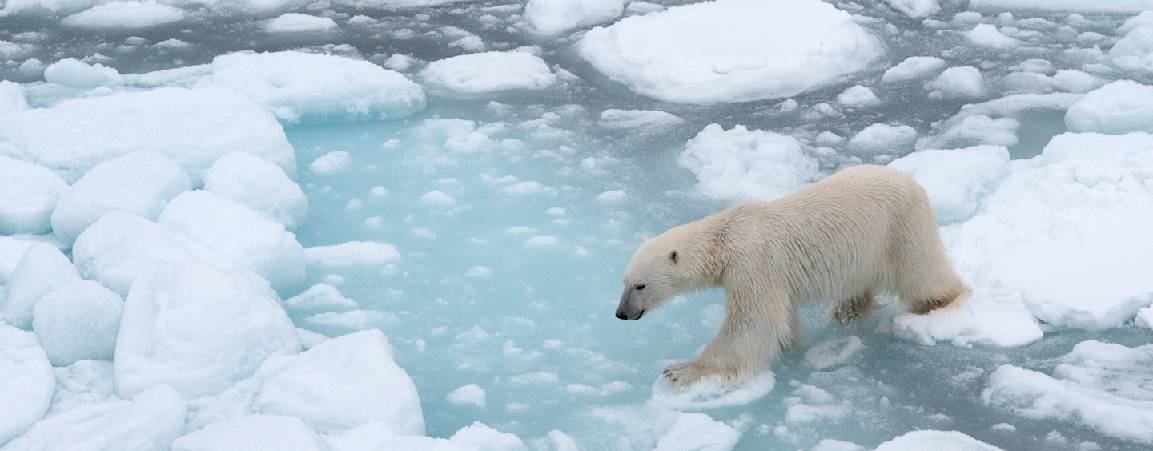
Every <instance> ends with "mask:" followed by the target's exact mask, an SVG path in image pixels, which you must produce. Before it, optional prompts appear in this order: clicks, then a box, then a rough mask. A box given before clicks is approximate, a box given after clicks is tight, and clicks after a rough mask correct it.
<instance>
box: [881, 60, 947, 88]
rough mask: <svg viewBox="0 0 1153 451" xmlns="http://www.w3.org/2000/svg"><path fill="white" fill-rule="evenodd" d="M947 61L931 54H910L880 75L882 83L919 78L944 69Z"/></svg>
mask: <svg viewBox="0 0 1153 451" xmlns="http://www.w3.org/2000/svg"><path fill="white" fill-rule="evenodd" d="M948 64H949V63H946V62H945V60H943V59H940V58H937V57H932V56H912V57H909V58H906V59H905V60H904V61H901V62H900V63H898V64H897V65H896V66H893V67H890V68H889V69H888V70H886V71H885V74H884V75H882V76H881V82H882V83H896V82H900V81H907V80H920V79H922V78H927V77H929V76H930V75H933V74H936V73H938V72H940V71H942V70H944V69H945V66H947V65H948Z"/></svg>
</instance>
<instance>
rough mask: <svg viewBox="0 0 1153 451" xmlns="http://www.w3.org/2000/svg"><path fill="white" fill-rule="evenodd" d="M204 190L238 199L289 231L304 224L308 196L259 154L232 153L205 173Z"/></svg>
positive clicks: (306, 214)
mask: <svg viewBox="0 0 1153 451" xmlns="http://www.w3.org/2000/svg"><path fill="white" fill-rule="evenodd" d="M204 190H205V191H208V192H211V193H213V194H216V195H218V196H220V197H223V198H225V199H230V200H234V201H236V202H240V203H242V204H244V205H247V206H248V207H249V208H251V209H253V210H255V211H257V212H259V213H261V214H263V215H265V216H267V217H268V218H270V219H272V220H274V221H276V222H279V223H281V224H283V225H284V227H285V228H287V229H289V230H294V229H296V228H297V227H299V226H300V225H301V224H302V223H304V220H305V218H306V217H307V216H308V197H306V196H305V195H304V191H302V190H301V189H300V185H297V184H296V182H294V181H292V179H290V178H289V177H288V174H285V173H284V170H283V169H281V168H280V167H279V166H276V165H275V164H272V163H271V162H269V161H268V160H265V159H263V158H260V157H258V156H255V155H252V154H248V153H244V152H231V153H228V154H225V155H224V156H222V157H220V159H218V160H216V163H213V165H212V167H211V168H209V169H208V172H207V173H206V174H205V175H204Z"/></svg>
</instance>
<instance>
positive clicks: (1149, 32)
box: [1109, 6, 1153, 75]
mask: <svg viewBox="0 0 1153 451" xmlns="http://www.w3.org/2000/svg"><path fill="white" fill-rule="evenodd" d="M1150 8H1153V6H1150ZM1109 61H1110V62H1112V63H1113V65H1114V66H1117V67H1118V68H1121V69H1124V70H1128V71H1133V72H1137V73H1140V74H1143V75H1149V74H1153V27H1137V28H1135V29H1134V30H1133V31H1130V32H1129V33H1127V34H1126V35H1125V37H1123V38H1121V40H1120V41H1117V44H1114V45H1113V48H1111V49H1109Z"/></svg>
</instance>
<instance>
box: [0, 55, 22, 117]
mask: <svg viewBox="0 0 1153 451" xmlns="http://www.w3.org/2000/svg"><path fill="white" fill-rule="evenodd" d="M0 47H3V46H2V45H0ZM3 53H4V52H3V51H2V50H0V55H3ZM26 109H28V101H27V100H25V99H24V87H23V86H22V85H21V84H19V83H13V82H10V81H8V80H0V114H7V113H15V112H17V111H20V110H26Z"/></svg>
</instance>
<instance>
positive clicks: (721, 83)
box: [577, 0, 885, 103]
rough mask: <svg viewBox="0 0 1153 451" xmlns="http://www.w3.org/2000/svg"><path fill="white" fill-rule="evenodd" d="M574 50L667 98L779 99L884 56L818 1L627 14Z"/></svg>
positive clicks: (732, 2) (737, 0)
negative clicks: (635, 14)
mask: <svg viewBox="0 0 1153 451" xmlns="http://www.w3.org/2000/svg"><path fill="white" fill-rule="evenodd" d="M577 51H578V52H579V53H580V55H581V56H582V57H583V58H584V59H586V60H588V62H589V63H591V64H592V65H593V67H595V68H596V69H597V70H599V71H600V72H602V73H604V74H605V75H607V76H608V77H609V78H611V79H613V80H616V81H619V82H621V83H624V84H626V85H628V87H629V88H631V89H632V90H634V91H636V92H637V93H640V94H643V95H646V96H649V97H654V98H656V99H659V100H663V101H667V102H679V103H718V102H744V101H750V100H758V99H773V98H785V97H790V96H793V95H797V94H800V93H803V92H806V91H809V90H812V89H814V88H818V87H822V86H826V85H829V84H832V83H835V82H838V81H841V80H843V79H845V78H846V77H848V76H850V75H852V74H854V73H856V72H858V71H861V70H863V69H865V68H866V67H868V66H869V65H871V64H872V63H873V62H874V61H875V60H877V59H879V58H880V57H881V56H882V55H883V54H884V53H885V50H884V47H883V46H882V45H881V43H880V41H879V40H877V39H876V38H875V37H873V36H872V35H871V34H869V32H867V31H865V29H864V28H862V27H861V26H860V25H857V24H856V23H855V22H853V20H852V16H850V15H849V14H848V13H845V12H844V11H841V10H838V9H836V8H834V7H833V6H832V5H830V4H827V3H824V2H821V1H816V0H799V1H798V0H720V1H716V2H706V3H697V4H691V5H683V6H674V7H671V8H669V9H667V10H665V11H661V12H656V13H651V14H646V15H642V16H631V17H626V18H624V19H622V20H621V21H619V22H617V23H615V24H613V25H611V26H608V27H597V28H594V29H592V30H590V31H589V32H587V33H586V34H585V35H584V38H582V39H581V41H580V43H579V44H578V46H577Z"/></svg>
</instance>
